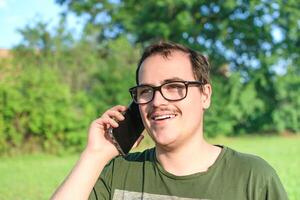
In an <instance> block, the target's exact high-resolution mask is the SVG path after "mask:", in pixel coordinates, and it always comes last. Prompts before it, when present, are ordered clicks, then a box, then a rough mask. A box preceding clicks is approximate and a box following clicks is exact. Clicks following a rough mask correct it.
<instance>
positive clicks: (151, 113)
mask: <svg viewBox="0 0 300 200" xmlns="http://www.w3.org/2000/svg"><path fill="white" fill-rule="evenodd" d="M156 112H158V113H160V112H171V113H181V112H180V111H179V110H178V109H175V108H169V107H152V108H150V109H149V112H148V113H147V117H148V118H150V117H151V116H152V115H153V113H156Z"/></svg>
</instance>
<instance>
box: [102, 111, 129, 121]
mask: <svg viewBox="0 0 300 200" xmlns="http://www.w3.org/2000/svg"><path fill="white" fill-rule="evenodd" d="M106 114H107V115H108V116H109V117H110V118H113V119H116V120H117V121H122V120H124V119H125V117H124V116H123V114H122V113H121V112H119V111H115V110H109V111H107V113H106Z"/></svg>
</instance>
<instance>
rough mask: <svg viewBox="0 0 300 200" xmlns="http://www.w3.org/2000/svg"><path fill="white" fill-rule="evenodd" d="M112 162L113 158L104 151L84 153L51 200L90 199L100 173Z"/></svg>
mask: <svg viewBox="0 0 300 200" xmlns="http://www.w3.org/2000/svg"><path fill="white" fill-rule="evenodd" d="M110 160H111V156H109V154H107V153H105V152H104V151H102V152H98V151H96V152H91V151H87V150H86V151H84V152H83V153H82V154H81V156H80V159H79V160H78V162H77V163H76V165H75V167H74V168H73V169H72V171H71V173H70V174H69V176H68V177H67V178H66V179H65V181H64V182H63V183H62V185H61V186H60V187H59V188H58V189H57V191H56V192H55V193H54V194H53V196H52V197H51V199H52V200H61V199H63V200H68V199H70V200H71V199H72V200H74V199H78V200H79V199H80V200H81V199H88V197H89V194H90V192H91V191H92V189H93V186H94V185H95V183H96V181H97V179H98V177H99V175H100V173H101V172H102V170H103V168H104V166H105V165H106V164H107V163H108V162H109V161H110Z"/></svg>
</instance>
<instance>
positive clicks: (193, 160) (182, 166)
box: [156, 138, 221, 176]
mask: <svg viewBox="0 0 300 200" xmlns="http://www.w3.org/2000/svg"><path fill="white" fill-rule="evenodd" d="M220 152H221V148H219V147H216V146H213V145H211V144H209V143H207V142H206V141H205V140H204V139H203V138H200V139H199V138H197V139H195V138H194V139H193V140H192V141H191V142H189V143H188V144H187V145H182V146H180V147H176V148H169V149H165V148H160V147H159V146H156V157H157V160H158V162H159V163H160V164H161V165H162V167H163V168H164V169H165V170H166V171H167V172H169V173H171V174H174V175H177V176H184V175H190V174H194V173H198V172H204V171H207V170H208V168H209V167H210V166H211V165H213V163H214V162H215V161H216V159H217V157H218V155H219V154H220Z"/></svg>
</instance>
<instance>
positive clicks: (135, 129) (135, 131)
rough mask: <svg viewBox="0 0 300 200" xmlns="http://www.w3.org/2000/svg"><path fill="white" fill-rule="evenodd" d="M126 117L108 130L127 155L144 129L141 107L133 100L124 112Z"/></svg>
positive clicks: (123, 154)
mask: <svg viewBox="0 0 300 200" xmlns="http://www.w3.org/2000/svg"><path fill="white" fill-rule="evenodd" d="M124 117H125V119H124V120H123V121H119V122H118V123H119V127H117V128H110V129H109V130H108V133H109V135H110V136H111V138H112V140H113V143H114V145H115V146H116V148H117V149H118V151H119V153H120V154H121V155H122V156H126V155H127V154H128V152H129V151H130V149H131V148H132V147H133V145H134V143H135V142H136V141H137V140H138V138H139V137H140V135H141V134H142V132H143V130H144V124H143V121H142V118H141V115H140V111H139V107H138V105H137V104H136V103H134V102H131V104H130V105H129V106H128V109H127V110H126V111H125V113H124Z"/></svg>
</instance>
